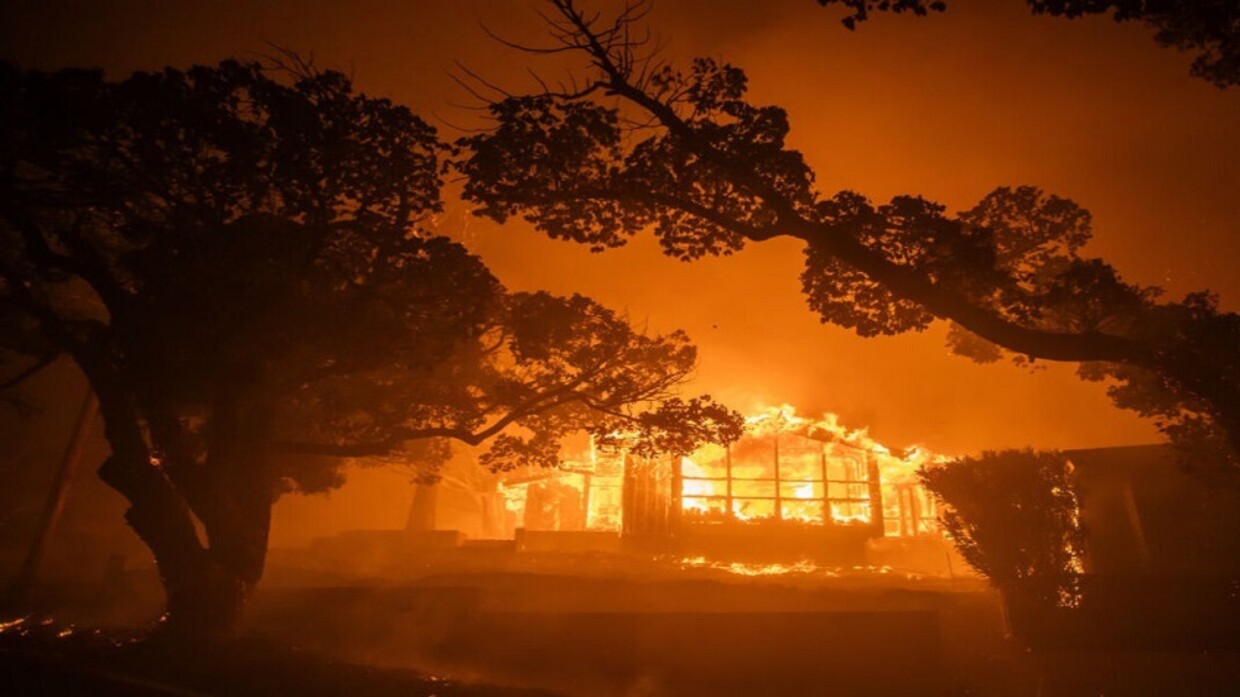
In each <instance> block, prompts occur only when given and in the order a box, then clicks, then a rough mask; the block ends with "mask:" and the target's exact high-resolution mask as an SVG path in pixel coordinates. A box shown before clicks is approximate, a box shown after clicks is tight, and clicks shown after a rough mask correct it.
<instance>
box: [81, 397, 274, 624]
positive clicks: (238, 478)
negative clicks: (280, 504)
mask: <svg viewBox="0 0 1240 697" xmlns="http://www.w3.org/2000/svg"><path fill="white" fill-rule="evenodd" d="M100 404H101V410H102V413H103V415H104V422H105V425H106V428H107V433H108V441H109V443H110V444H111V445H112V450H113V452H112V455H111V457H109V458H108V459H107V460H106V461H105V462H104V464H103V466H102V467H101V468H100V469H99V477H100V478H101V479H102V480H103V481H104V482H105V483H107V484H108V485H109V486H111V487H112V488H114V489H116V490H117V491H119V492H120V493H121V494H123V495H124V496H125V498H126V499H128V501H129V503H130V508H129V510H128V511H127V512H126V513H125V519H126V521H127V522H128V523H129V525H130V526H131V527H132V528H133V529H134V531H135V532H136V533H137V534H138V537H140V538H141V539H142V541H143V542H144V543H145V544H146V545H147V547H149V548H150V550H151V552H152V553H153V554H154V556H155V563H156V564H157V566H158V568H159V575H160V580H161V581H162V583H163V586H164V591H165V593H166V595H167V613H166V615H165V617H164V619H163V622H162V627H161V634H163V635H164V636H166V637H168V638H171V639H173V640H176V641H179V642H184V643H190V644H195V645H209V644H213V643H218V642H221V641H224V640H227V639H229V638H231V637H233V636H234V635H235V634H236V632H237V630H238V629H239V626H240V621H241V618H242V613H243V611H244V608H245V604H246V601H247V599H248V598H249V596H250V594H251V592H252V590H253V588H254V585H255V584H256V583H257V582H258V579H259V577H261V575H262V568H263V562H264V561H265V558H266V549H267V531H268V526H269V523H270V519H271V504H272V502H273V490H272V488H271V487H270V486H269V485H268V484H269V481H270V479H269V477H268V473H267V470H266V468H265V467H261V466H257V467H255V466H252V465H254V464H255V463H253V462H244V461H240V460H233V459H232V458H231V457H229V458H224V459H223V460H222V461H221V460H219V459H216V458H212V459H211V461H210V462H208V463H205V464H203V463H194V462H183V461H179V458H175V457H172V455H173V454H174V453H179V452H180V451H179V450H178V448H177V443H174V442H163V441H169V439H172V438H176V437H177V436H176V435H175V434H173V433H169V432H168V431H167V430H166V429H165V428H160V427H159V425H157V424H156V423H155V421H156V420H157V419H158V417H157V418H156V419H150V418H148V419H147V420H146V422H147V423H148V424H150V426H151V438H152V440H153V441H155V442H156V443H157V444H158V445H159V446H161V447H160V450H159V452H160V453H161V454H162V455H163V456H164V458H167V459H165V460H164V461H162V462H157V461H155V460H154V459H152V457H151V454H150V451H149V450H148V448H147V446H146V443H145V439H144V438H143V436H142V430H141V427H140V423H141V421H140V420H139V419H138V417H137V414H136V412H135V411H134V410H133V409H132V407H131V405H130V404H129V403H128V401H127V400H125V399H123V398H122V399H114V398H110V397H108V396H106V395H105V394H103V393H101V394H100ZM164 425H165V426H166V425H167V424H166V422H165V424H164ZM223 455H229V456H235V455H237V451H229V452H226V453H221V456H223ZM195 517H197V520H198V521H201V523H202V526H203V528H204V529H205V530H206V532H207V535H208V540H209V542H210V545H209V546H208V545H207V544H204V541H203V540H202V539H200V537H199V534H198V530H197V527H196V525H195Z"/></svg>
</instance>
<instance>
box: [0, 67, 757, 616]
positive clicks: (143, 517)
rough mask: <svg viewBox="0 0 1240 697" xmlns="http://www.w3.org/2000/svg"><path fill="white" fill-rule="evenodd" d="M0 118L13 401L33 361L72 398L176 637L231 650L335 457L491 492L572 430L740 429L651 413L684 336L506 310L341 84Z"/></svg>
mask: <svg viewBox="0 0 1240 697" xmlns="http://www.w3.org/2000/svg"><path fill="white" fill-rule="evenodd" d="M0 94H2V97H0V104H2V105H3V109H4V119H3V121H2V123H3V124H4V127H3V128H2V129H0V133H2V135H0V244H2V245H3V247H2V248H0V282H2V283H3V285H0V297H2V298H3V305H4V307H5V308H14V310H15V316H16V320H15V322H14V326H17V327H20V328H21V329H22V331H13V332H6V333H5V334H3V335H0V341H3V342H4V344H5V347H6V349H7V350H8V351H9V352H11V353H18V354H24V355H30V356H32V357H33V358H32V360H33V365H32V366H31V367H30V368H28V369H26V370H23V371H20V372H19V373H18V375H17V377H15V378H13V379H12V380H11V381H10V382H13V383H17V382H20V379H21V378H22V377H23V376H25V375H28V374H30V373H31V371H33V370H35V369H36V366H38V365H39V363H40V362H42V360H43V358H44V357H45V356H47V355H54V354H57V353H64V354H67V355H68V356H69V357H71V358H72V359H73V361H74V362H75V363H76V364H77V365H78V366H79V367H80V368H81V370H82V371H83V373H84V374H85V375H86V377H87V379H88V381H89V383H90V385H91V387H92V389H93V390H94V392H95V394H96V396H97V397H98V400H99V404H100V413H101V415H102V417H103V420H104V425H105V433H106V436H107V439H108V442H109V444H110V446H111V451H112V452H111V455H110V456H109V457H108V459H107V460H106V462H105V463H104V464H103V466H102V467H101V468H100V470H99V474H100V477H101V478H102V479H103V480H104V481H105V482H106V483H108V484H109V485H111V486H112V487H113V488H115V489H116V490H117V491H119V492H120V493H121V494H123V495H124V496H125V497H126V499H127V500H128V502H129V504H130V508H129V510H128V512H127V514H126V519H127V521H128V522H129V524H130V525H131V526H132V527H133V529H134V530H135V531H136V532H137V534H138V535H139V536H140V537H141V539H142V540H143V541H144V542H145V543H146V544H147V545H148V546H149V547H150V549H151V551H152V552H153V554H154V556H155V559H156V562H157V564H158V567H159V571H160V574H161V578H162V580H163V583H164V587H165V590H166V592H167V596H168V616H167V618H168V619H167V622H166V623H165V625H164V626H165V627H166V628H167V631H168V632H169V633H170V634H172V635H174V636H180V637H183V638H187V639H193V640H211V639H216V638H220V637H224V636H227V635H228V634H229V633H231V632H232V631H233V630H234V629H235V628H236V625H237V622H238V620H239V618H240V614H241V611H242V608H243V606H244V602H245V600H246V598H247V597H248V596H249V594H250V592H251V591H252V589H253V588H254V586H255V584H257V583H258V581H259V579H260V578H261V575H262V571H263V565H264V560H265V554H266V546H267V531H268V525H269V522H270V513H271V506H272V504H273V502H274V501H275V498H276V496H277V495H278V494H279V493H280V492H282V491H288V490H299V491H319V490H324V489H327V488H330V487H333V486H337V485H339V484H340V482H341V474H340V469H339V467H340V463H341V460H340V458H341V457H345V456H357V457H360V456H391V455H393V454H395V453H398V452H399V451H400V450H401V449H402V448H404V447H406V444H407V443H408V442H409V441H413V440H415V439H419V438H429V437H448V438H457V439H459V440H463V441H466V442H470V443H475V444H476V443H481V442H483V441H484V440H487V439H489V438H495V443H496V448H495V449H493V451H492V455H491V458H490V460H489V462H491V463H492V464H493V465H494V466H496V467H499V466H503V465H504V463H506V462H509V461H513V460H519V461H537V462H541V463H546V462H547V461H549V459H550V458H552V457H553V456H554V450H555V446H556V443H557V438H558V437H560V436H562V435H563V434H564V433H565V432H566V431H568V430H570V429H573V428H584V427H592V428H596V429H605V430H610V429H614V428H618V427H619V426H620V424H636V425H637V426H638V427H639V430H641V429H644V431H643V433H645V435H647V436H648V438H647V440H648V442H650V443H651V444H652V446H651V447H654V445H656V444H657V445H658V446H659V447H667V448H671V449H676V448H686V449H687V448H690V447H691V444H693V445H695V444H696V442H697V440H696V439H698V438H711V439H713V438H725V439H726V438H728V437H729V434H732V433H738V432H739V417H738V416H736V415H735V414H733V413H731V412H729V411H727V410H725V409H723V408H721V407H719V406H718V405H715V404H714V403H713V402H711V401H710V400H709V399H707V398H699V399H696V400H690V401H682V400H680V399H678V398H675V397H673V396H672V392H673V391H674V389H675V388H676V387H678V386H679V385H680V384H681V383H683V382H684V381H685V380H686V379H687V377H688V376H689V373H690V370H691V368H692V364H693V362H694V359H695V352H694V349H693V347H692V346H691V345H690V344H689V342H688V340H687V338H686V337H685V336H684V335H683V334H681V333H673V334H670V335H667V336H654V337H648V336H645V335H642V334H640V333H638V332H635V331H634V330H633V329H632V328H631V327H630V326H629V325H628V324H627V322H625V321H624V319H623V318H621V317H618V316H616V315H615V314H614V313H611V312H609V311H607V310H606V309H605V308H602V307H600V306H598V305H597V304H596V303H593V302H592V301H589V300H588V299H585V298H579V297H575V298H556V297H553V296H549V295H546V294H541V293H535V294H509V293H507V292H506V291H505V290H504V289H503V288H502V286H500V284H499V283H498V281H496V279H495V278H494V277H492V276H491V274H490V273H489V271H488V270H487V269H486V267H485V266H484V265H483V264H482V262H481V261H480V260H478V259H477V258H476V257H474V256H472V255H470V254H469V253H468V252H467V251H466V250H465V249H464V248H463V247H461V246H460V245H459V244H457V243H455V242H452V241H450V240H448V239H446V238H443V237H436V236H431V235H429V234H427V233H426V232H425V231H423V230H421V228H420V226H419V216H423V215H425V214H427V213H429V212H433V211H435V210H437V209H438V208H439V206H440V201H439V188H440V178H439V167H440V156H441V153H442V151H443V147H442V146H441V144H440V143H439V141H438V139H437V137H436V133H435V131H434V129H432V128H431V127H430V126H428V125H427V124H425V123H424V122H423V121H422V120H421V119H420V118H418V117H417V116H415V115H413V114H412V113H411V112H409V110H407V109H405V108H404V107H400V106H396V105H393V104H391V103H390V102H388V101H387V100H384V99H375V98H370V97H366V96H364V95H359V94H355V93H354V92H353V91H352V87H351V85H350V83H349V81H348V80H347V79H346V78H345V77H344V76H343V75H341V74H339V73H335V72H330V71H327V72H321V71H317V70H315V69H313V66H310V65H308V64H307V63H304V62H297V61H296V60H295V57H294V62H293V63H292V64H291V70H289V71H287V74H286V73H281V72H279V71H275V72H273V71H271V70H265V69H264V68H263V67H261V66H259V65H257V64H244V63H238V62H232V61H228V62H224V63H221V64H220V65H218V66H216V67H195V68H192V69H190V70H188V71H179V70H174V69H171V68H169V69H166V70H164V71H162V72H160V73H136V74H134V75H133V76H131V77H129V78H127V79H125V80H122V81H119V82H111V81H107V80H105V79H104V78H103V76H102V75H101V74H100V73H98V72H95V71H84V70H67V71H62V72H58V73H54V74H45V73H40V72H22V71H19V70H17V69H16V68H14V67H12V66H3V67H2V68H0ZM32 328H33V329H34V330H35V331H34V334H35V335H37V337H38V338H39V339H40V341H35V342H31V341H30V335H31V332H30V331H28V330H30V329H32ZM36 349H37V350H36ZM669 416H677V417H684V419H683V420H677V421H675V422H674V423H669V422H668V417H669ZM731 437H734V436H731ZM316 456H317V457H316ZM196 523H200V524H201V526H202V528H203V530H204V531H205V535H206V539H205V540H203V539H200V538H199V535H198V533H197V531H196V529H195V526H196Z"/></svg>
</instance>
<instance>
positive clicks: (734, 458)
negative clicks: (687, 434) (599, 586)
mask: <svg viewBox="0 0 1240 697" xmlns="http://www.w3.org/2000/svg"><path fill="white" fill-rule="evenodd" d="M619 435H620V434H617V436H616V437H614V438H608V439H603V440H602V441H600V443H602V444H605V445H606V446H607V447H596V443H595V441H594V440H593V439H591V441H590V447H589V450H588V451H585V452H582V453H580V454H579V455H577V456H576V457H571V458H568V459H565V460H563V461H561V463H560V466H559V468H558V469H556V470H550V471H548V470H539V471H530V472H525V471H521V472H513V473H511V475H510V477H509V478H507V479H506V481H504V482H502V483H501V484H500V485H499V491H500V493H501V495H502V497H503V502H504V509H505V511H506V514H507V516H508V517H509V518H510V519H511V520H512V521H514V522H515V525H516V527H521V526H524V527H527V528H530V529H545V530H598V531H619V530H621V528H622V517H623V513H624V505H625V504H624V490H625V489H624V487H625V486H626V481H627V480H626V474H625V473H626V472H629V473H630V474H632V473H633V470H632V469H631V468H633V467H637V468H639V470H637V471H639V472H643V473H646V474H649V473H650V472H652V471H653V470H652V469H650V466H651V465H652V463H655V464H656V468H662V470H661V471H662V472H663V474H660V475H658V476H659V477H669V476H671V474H670V472H671V470H672V469H673V468H672V467H671V464H672V463H671V462H670V461H667V460H663V461H654V460H641V459H640V458H631V457H629V456H628V455H627V453H626V451H625V449H624V448H623V446H618V445H616V443H615V442H623V438H621V437H619ZM791 436H797V437H791ZM613 441H615V442H613ZM946 459H948V458H946V457H944V456H941V455H938V454H936V453H934V452H932V451H930V450H928V449H926V448H924V447H921V446H913V447H910V448H905V449H895V448H890V447H888V446H886V445H884V444H882V443H879V442H878V441H876V440H875V439H874V438H873V437H871V436H870V434H869V431H868V430H867V429H865V428H848V427H847V426H845V425H844V424H843V423H842V422H841V420H840V418H839V416H837V415H836V414H831V413H827V414H824V415H823V416H822V417H821V418H818V419H810V418H806V417H804V416H801V415H799V414H797V412H796V409H794V408H793V407H792V406H790V405H788V404H782V405H780V406H777V407H771V408H766V409H761V410H759V411H758V412H756V413H754V414H751V415H750V416H748V417H747V418H746V419H745V427H744V435H743V436H742V438H741V439H740V440H739V441H737V442H736V443H733V444H732V445H730V446H728V447H724V446H720V445H716V444H707V445H704V446H702V447H700V448H698V449H697V450H696V451H694V452H693V453H690V454H689V455H687V456H685V457H682V458H680V460H679V475H680V482H679V484H680V489H679V491H678V492H675V491H673V493H672V495H673V496H677V495H678V498H679V500H680V510H681V513H682V516H683V519H684V520H687V521H689V522H701V523H725V522H728V521H734V522H742V523H750V522H753V523H757V522H762V521H778V522H781V523H791V524H802V525H823V524H827V523H829V524H834V525H872V524H873V525H876V527H880V528H881V533H880V534H885V535H897V536H898V535H918V534H933V533H937V532H938V525H937V517H936V510H935V503H934V500H933V498H932V497H930V496H929V495H928V494H927V493H926V492H925V491H924V490H923V489H922V488H921V486H920V483H919V481H918V479H917V470H918V469H919V468H920V467H922V466H923V465H926V464H929V463H933V462H939V461H943V460H946ZM646 474H643V475H642V476H643V477H645V476H646ZM874 479H877V481H873V480H874ZM643 481H647V480H646V479H643ZM661 481H662V482H663V484H661V485H660V486H665V487H666V486H667V485H668V482H667V480H666V479H662V480H661ZM671 488H672V489H674V488H675V487H674V486H672V487H671ZM880 493H881V501H882V505H881V510H875V509H878V508H880V507H879V506H878V505H877V503H878V502H877V501H875V500H874V499H875V498H876V497H877V496H878V495H879V494H880ZM876 516H877V518H878V521H877V522H876V521H875V517H876ZM879 523H881V525H879Z"/></svg>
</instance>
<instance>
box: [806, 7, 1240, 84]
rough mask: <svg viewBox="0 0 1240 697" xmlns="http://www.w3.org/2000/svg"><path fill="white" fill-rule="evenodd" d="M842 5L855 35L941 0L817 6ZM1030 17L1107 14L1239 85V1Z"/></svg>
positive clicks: (1054, 10)
mask: <svg viewBox="0 0 1240 697" xmlns="http://www.w3.org/2000/svg"><path fill="white" fill-rule="evenodd" d="M817 2H818V4H819V5H824V6H829V5H842V6H843V7H845V8H846V9H847V10H848V11H849V14H848V15H847V16H845V17H844V19H843V20H841V21H842V22H843V23H844V26H846V27H848V28H849V29H854V28H856V26H857V23H858V22H864V21H865V20H866V19H868V18H869V16H870V13H871V12H897V13H899V12H912V13H914V14H917V15H926V14H928V13H929V12H930V11H937V12H942V11H944V10H946V9H947V3H946V2H942V1H941V0H930V1H927V0H817ZM1026 2H1028V4H1029V6H1030V7H1031V8H1033V12H1034V14H1045V15H1050V16H1053V17H1065V18H1068V19H1073V18H1077V17H1084V16H1086V15H1100V14H1109V15H1111V17H1112V18H1113V19H1114V20H1115V21H1116V22H1128V21H1140V22H1143V23H1144V24H1145V25H1146V26H1148V27H1150V28H1152V29H1153V30H1154V40H1155V41H1157V42H1158V43H1159V44H1160V45H1162V46H1167V47H1174V48H1178V49H1180V50H1181V51H1185V52H1195V53H1197V57H1196V58H1194V59H1193V65H1192V73H1193V75H1195V76H1197V77H1199V78H1201V79H1203V80H1208V81H1210V82H1212V83H1214V84H1215V85H1217V86H1219V87H1230V86H1232V85H1237V84H1240V2H1238V1H1237V0H1026Z"/></svg>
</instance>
